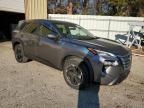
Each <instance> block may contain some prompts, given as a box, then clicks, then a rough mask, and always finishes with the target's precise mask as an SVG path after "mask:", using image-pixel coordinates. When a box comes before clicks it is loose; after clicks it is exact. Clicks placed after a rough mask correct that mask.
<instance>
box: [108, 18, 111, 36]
mask: <svg viewBox="0 0 144 108" xmlns="http://www.w3.org/2000/svg"><path fill="white" fill-rule="evenodd" d="M110 25H111V19H109V24H108V35H107V38H108V39H109V33H110Z"/></svg>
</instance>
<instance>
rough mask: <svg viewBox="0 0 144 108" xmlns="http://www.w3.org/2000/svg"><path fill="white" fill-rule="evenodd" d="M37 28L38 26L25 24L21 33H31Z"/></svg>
mask: <svg viewBox="0 0 144 108" xmlns="http://www.w3.org/2000/svg"><path fill="white" fill-rule="evenodd" d="M37 27H38V24H35V23H28V24H25V26H24V28H23V29H22V31H23V32H26V33H32V32H33V31H34V30H36V28H37Z"/></svg>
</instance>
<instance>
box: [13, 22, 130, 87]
mask: <svg viewBox="0 0 144 108" xmlns="http://www.w3.org/2000/svg"><path fill="white" fill-rule="evenodd" d="M12 34H13V36H12V45H13V49H14V53H15V58H16V60H17V61H18V62H19V63H25V62H28V61H29V60H37V61H39V62H42V63H44V64H48V65H50V66H54V67H55V68H57V69H60V70H63V75H64V79H65V81H66V83H67V84H68V85H69V86H70V87H72V88H74V89H83V88H85V87H86V86H87V85H89V84H90V83H92V82H96V84H103V85H114V84H118V83H120V82H121V81H123V80H124V79H125V78H126V77H127V76H128V74H129V72H130V68H131V61H132V54H131V51H130V49H128V48H126V47H125V46H123V45H121V44H120V43H118V42H116V41H112V40H109V39H104V38H100V37H96V36H94V35H93V34H91V33H90V32H89V31H88V30H86V29H84V28H82V27H81V26H79V25H77V24H73V23H70V22H64V21H53V20H23V21H19V23H18V25H17V27H16V29H15V30H14V31H13V33H12Z"/></svg>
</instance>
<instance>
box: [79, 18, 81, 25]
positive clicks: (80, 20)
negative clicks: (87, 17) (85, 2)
mask: <svg viewBox="0 0 144 108" xmlns="http://www.w3.org/2000/svg"><path fill="white" fill-rule="evenodd" d="M80 24H81V16H79V25H80ZM80 26H81V25H80Z"/></svg>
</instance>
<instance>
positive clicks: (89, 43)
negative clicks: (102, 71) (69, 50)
mask: <svg viewBox="0 0 144 108" xmlns="http://www.w3.org/2000/svg"><path fill="white" fill-rule="evenodd" d="M71 42H74V43H75V44H79V45H82V46H85V47H91V48H94V49H96V50H101V51H106V52H109V53H113V54H116V55H120V56H124V55H126V54H128V53H129V52H130V49H128V48H127V47H125V46H124V45H121V44H120V43H118V42H116V41H113V40H109V39H104V38H96V39H92V40H77V39H73V40H72V41H71Z"/></svg>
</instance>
